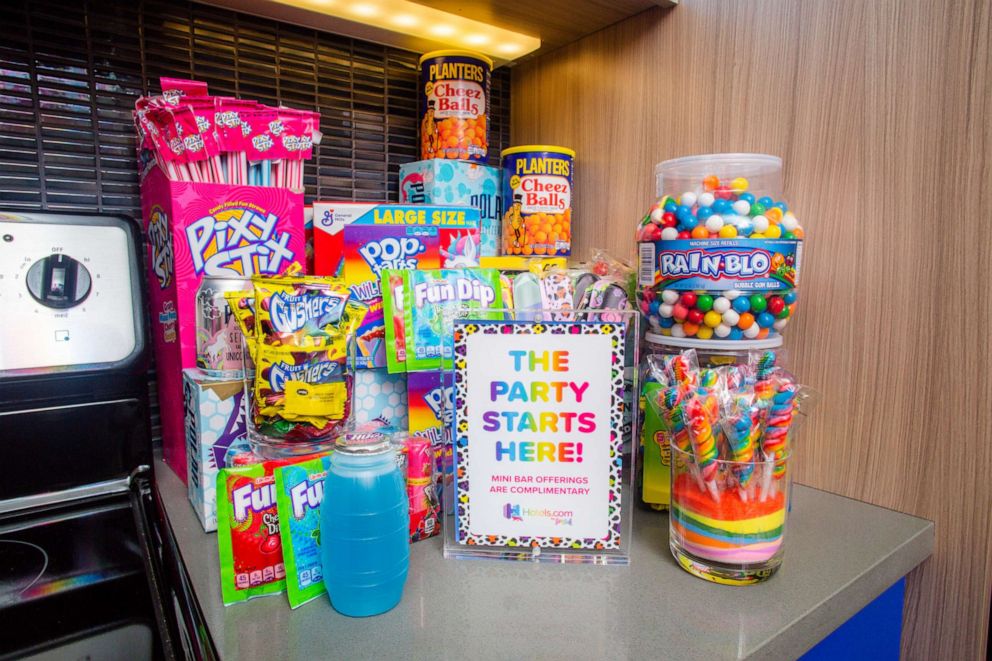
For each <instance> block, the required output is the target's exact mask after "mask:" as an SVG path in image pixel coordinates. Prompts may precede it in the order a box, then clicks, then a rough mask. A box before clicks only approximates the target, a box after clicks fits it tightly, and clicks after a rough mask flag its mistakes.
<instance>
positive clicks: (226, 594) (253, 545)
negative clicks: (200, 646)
mask: <svg viewBox="0 0 992 661" xmlns="http://www.w3.org/2000/svg"><path fill="white" fill-rule="evenodd" d="M278 463H279V462H270V461H266V462H262V463H258V464H252V465H248V466H232V467H229V468H222V469H221V470H220V471H219V472H218V473H217V547H218V550H219V552H220V584H221V594H222V595H223V599H224V605H225V606H229V605H231V604H234V603H237V602H240V601H247V600H248V599H251V598H252V597H261V596H263V595H269V594H277V593H279V592H282V591H283V590H285V589H286V568H285V565H284V564H283V559H282V543H281V540H280V537H279V514H278V512H277V509H276V484H275V477H274V476H273V474H272V470H273V468H274V466H275V465H277V464H278Z"/></svg>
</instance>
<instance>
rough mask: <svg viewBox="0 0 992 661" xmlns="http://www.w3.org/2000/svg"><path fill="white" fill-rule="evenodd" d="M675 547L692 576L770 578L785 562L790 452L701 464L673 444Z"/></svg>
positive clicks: (744, 581) (736, 580)
mask: <svg viewBox="0 0 992 661" xmlns="http://www.w3.org/2000/svg"><path fill="white" fill-rule="evenodd" d="M671 453H672V494H671V499H672V502H671V513H670V515H669V546H670V547H671V551H672V554H673V555H674V556H675V559H676V561H678V563H679V565H681V566H682V568H683V569H685V570H686V571H688V572H689V573H690V574H693V575H695V576H698V577H700V578H704V579H706V580H708V581H712V582H714V583H720V584H724V585H749V584H752V583H758V582H761V581H764V580H766V579H768V578H769V577H770V576H771V575H772V574H774V573H775V571H776V570H777V569H778V568H779V566H780V565H781V564H782V555H783V544H782V542H783V540H784V537H785V524H786V519H787V518H788V514H789V498H790V495H791V489H790V488H789V487H790V482H791V480H792V475H791V472H790V471H789V466H788V464H789V458H790V454H789V453H788V451H786V452H785V453H782V454H780V455H777V457H776V456H771V457H768V458H766V457H765V456H764V455H763V454H762V453H761V451H760V449H759V450H758V451H757V452H755V453H754V455H755V456H754V460H753V461H747V462H744V461H725V460H722V459H718V460H714V461H711V462H709V463H704V462H699V461H697V460H696V458H695V456H694V455H693V453H692V452H688V451H685V450H683V449H680V448H679V447H678V446H677V445H676V443H675V442H674V441H673V443H672V445H671Z"/></svg>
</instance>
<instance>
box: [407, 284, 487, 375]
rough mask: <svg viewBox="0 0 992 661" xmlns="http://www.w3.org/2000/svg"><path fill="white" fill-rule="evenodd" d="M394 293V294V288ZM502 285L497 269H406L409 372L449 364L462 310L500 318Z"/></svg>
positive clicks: (439, 367) (480, 315)
mask: <svg viewBox="0 0 992 661" xmlns="http://www.w3.org/2000/svg"><path fill="white" fill-rule="evenodd" d="M394 294H395V293H394ZM502 307H503V294H502V286H501V285H500V280H499V271H497V270H496V269H478V268H465V269H438V270H432V271H404V272H403V317H404V335H405V337H406V341H405V346H406V366H407V371H409V372H417V371H423V370H436V369H447V368H450V367H451V357H452V352H453V347H452V337H453V332H454V329H453V320H454V318H455V316H456V315H458V314H459V311H460V310H469V311H471V310H479V311H480V312H479V318H481V319H499V318H501V317H502V314H501V313H500V312H481V311H482V310H499V309H501V308H502Z"/></svg>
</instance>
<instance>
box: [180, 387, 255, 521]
mask: <svg viewBox="0 0 992 661" xmlns="http://www.w3.org/2000/svg"><path fill="white" fill-rule="evenodd" d="M243 404H244V382H243V381H242V380H241V379H233V380H232V379H214V378H211V377H209V376H207V375H206V374H204V373H203V372H202V371H200V370H198V369H196V368H192V369H185V370H183V410H184V417H185V430H186V489H187V494H188V496H189V502H190V504H192V505H193V509H194V510H195V511H196V516H197V518H199V519H200V525H202V526H203V530H204V532H213V531H214V530H217V471H219V470H220V469H221V468H225V467H226V466H228V465H230V464H229V462H228V458H230V457H233V456H234V455H236V454H238V453H239V452H248V451H249V450H250V448H249V446H248V442H247V439H246V437H245V407H244V405H243Z"/></svg>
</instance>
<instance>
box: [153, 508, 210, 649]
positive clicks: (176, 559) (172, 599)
mask: <svg viewBox="0 0 992 661" xmlns="http://www.w3.org/2000/svg"><path fill="white" fill-rule="evenodd" d="M152 498H153V501H154V505H155V507H154V514H155V532H156V535H157V544H158V548H159V550H160V559H161V562H162V572H163V579H164V583H165V593H166V597H165V599H166V600H168V602H169V603H171V604H172V607H173V608H172V611H173V613H175V618H176V624H175V626H176V631H177V634H176V635H175V636H174V638H173V642H174V645H173V647H174V649H175V653H176V657H177V658H185V659H196V660H197V661H199V660H201V659H205V660H207V661H213V660H215V659H219V658H220V657H219V655H218V654H217V648H216V646H215V645H214V642H213V639H211V637H210V633H209V631H208V629H207V625H206V620H205V618H204V616H203V611H202V609H201V608H200V604H199V602H198V601H197V599H196V593H195V591H194V590H193V584H192V582H191V581H190V578H189V573H188V572H187V571H186V565H185V564H184V563H183V558H182V555H181V554H180V552H179V546H178V545H177V544H176V538H175V535H174V533H173V532H172V526H171V524H170V523H169V519H168V517H167V516H165V507H164V506H163V505H162V500H161V496H160V495H159V493H158V489H153V490H152Z"/></svg>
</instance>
